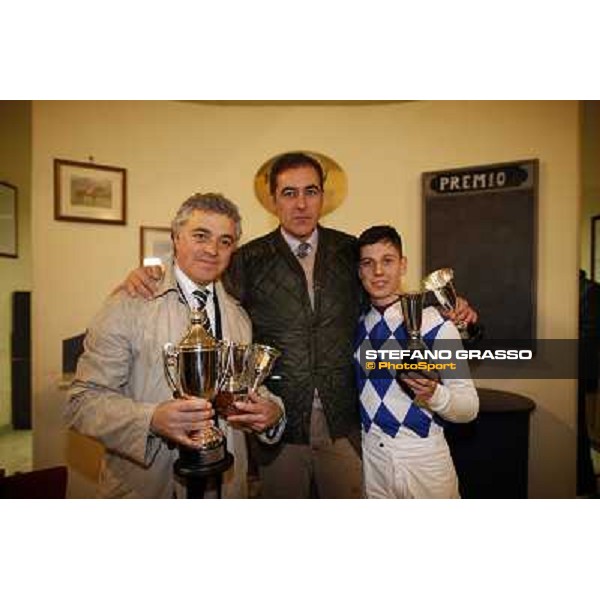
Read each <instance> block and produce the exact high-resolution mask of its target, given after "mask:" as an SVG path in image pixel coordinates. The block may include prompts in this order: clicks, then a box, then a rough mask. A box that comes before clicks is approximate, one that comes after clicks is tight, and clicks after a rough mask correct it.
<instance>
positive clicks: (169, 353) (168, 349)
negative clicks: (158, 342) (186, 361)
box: [163, 342, 182, 398]
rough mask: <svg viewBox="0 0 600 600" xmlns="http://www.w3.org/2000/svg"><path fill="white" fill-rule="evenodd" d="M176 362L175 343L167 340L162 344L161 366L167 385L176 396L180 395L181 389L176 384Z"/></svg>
mask: <svg viewBox="0 0 600 600" xmlns="http://www.w3.org/2000/svg"><path fill="white" fill-rule="evenodd" d="M178 362H179V352H178V351H177V349H176V348H175V344H172V343H171V342H167V343H166V344H165V345H164V346H163V366H164V368H165V377H166V378H167V383H168V384H169V387H170V388H171V390H172V391H173V394H174V396H175V397H176V398H178V397H181V396H182V393H181V389H180V388H179V386H178V385H177V376H176V369H177V364H178Z"/></svg>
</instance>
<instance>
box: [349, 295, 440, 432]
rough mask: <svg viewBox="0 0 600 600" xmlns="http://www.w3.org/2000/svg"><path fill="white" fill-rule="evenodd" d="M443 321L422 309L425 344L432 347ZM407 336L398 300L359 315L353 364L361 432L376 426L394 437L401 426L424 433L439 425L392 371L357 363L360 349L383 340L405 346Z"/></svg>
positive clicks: (431, 310) (377, 346)
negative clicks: (366, 368) (402, 385)
mask: <svg viewBox="0 0 600 600" xmlns="http://www.w3.org/2000/svg"><path fill="white" fill-rule="evenodd" d="M445 322H446V321H445V319H444V318H443V317H442V316H441V315H440V314H439V313H438V311H437V310H435V309H434V308H426V309H425V310H424V311H423V325H422V328H421V331H422V334H423V340H424V342H425V344H426V345H427V346H428V347H429V348H432V346H433V344H434V342H435V340H436V339H437V337H438V335H439V333H440V329H441V328H442V327H443V325H444V323H445ZM407 340H408V335H407V332H406V328H405V327H404V322H403V317H402V311H401V309H400V303H399V302H397V303H394V304H392V305H391V306H389V307H387V308H386V309H385V311H384V312H383V313H381V312H380V311H379V310H378V309H376V308H373V307H371V308H370V309H369V310H368V312H367V313H366V314H365V315H363V316H362V317H361V320H360V322H359V325H358V328H357V337H356V343H355V349H356V350H355V354H354V366H355V372H356V376H357V384H358V389H359V393H360V415H361V422H362V425H363V429H364V431H365V432H368V431H369V430H370V429H371V427H373V426H376V427H377V428H379V429H380V430H381V431H383V432H384V433H386V434H387V435H389V436H391V437H395V436H396V435H397V434H398V431H399V430H400V428H401V427H406V428H407V429H410V430H411V431H413V432H415V433H416V434H417V435H418V436H419V437H427V436H428V435H429V433H430V431H431V428H432V427H434V428H439V427H440V425H439V424H438V423H436V422H434V420H433V419H434V416H433V415H432V413H431V412H430V411H428V410H426V409H423V408H420V407H419V406H417V405H416V404H414V403H413V401H412V400H411V398H410V396H408V395H407V394H406V393H405V392H404V390H403V389H402V388H401V387H400V385H399V384H398V382H397V381H396V379H395V377H394V375H393V373H387V372H385V371H384V372H383V373H382V371H380V370H369V371H365V370H364V369H363V368H362V366H361V365H360V361H359V359H360V355H359V353H360V352H361V350H362V351H365V350H366V349H371V348H373V349H376V350H378V349H380V348H381V347H382V346H383V345H384V344H385V345H386V348H389V349H400V348H406V344H407ZM436 421H437V419H436Z"/></svg>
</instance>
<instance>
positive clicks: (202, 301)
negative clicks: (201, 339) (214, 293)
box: [193, 288, 212, 335]
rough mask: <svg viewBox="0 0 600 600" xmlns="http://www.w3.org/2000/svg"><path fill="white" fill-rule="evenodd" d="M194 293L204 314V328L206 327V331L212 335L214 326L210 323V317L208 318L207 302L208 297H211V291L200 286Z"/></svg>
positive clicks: (199, 308)
mask: <svg viewBox="0 0 600 600" xmlns="http://www.w3.org/2000/svg"><path fill="white" fill-rule="evenodd" d="M193 294H194V297H195V298H196V300H197V301H198V310H199V311H200V312H201V313H202V314H203V316H204V328H205V329H206V331H207V332H208V333H210V334H211V335H212V327H211V324H210V319H209V318H208V311H207V310H206V303H207V302H208V299H209V298H210V291H209V290H206V289H200V288H199V289H197V290H194V292H193Z"/></svg>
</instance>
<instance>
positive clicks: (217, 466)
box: [173, 448, 233, 480]
mask: <svg viewBox="0 0 600 600" xmlns="http://www.w3.org/2000/svg"><path fill="white" fill-rule="evenodd" d="M192 452H194V451H192ZM180 456H181V457H180V458H179V459H178V460H176V461H175V465H174V466H173V469H174V471H175V474H176V475H178V476H179V477H183V478H185V479H187V480H190V479H205V478H206V477H211V476H212V475H219V473H223V472H225V471H227V469H229V467H231V465H232V464H233V454H231V452H227V451H226V450H225V449H224V448H223V457H222V458H221V459H220V460H218V461H217V462H214V461H213V462H207V463H204V464H202V463H201V462H199V461H197V462H190V461H186V460H185V459H184V456H183V455H182V452H181V449H180Z"/></svg>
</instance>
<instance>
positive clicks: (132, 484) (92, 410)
mask: <svg viewBox="0 0 600 600" xmlns="http://www.w3.org/2000/svg"><path fill="white" fill-rule="evenodd" d="M216 293H217V296H218V299H219V307H220V311H221V324H222V331H223V338H225V339H229V340H233V341H236V342H242V343H249V342H250V341H251V338H252V334H251V323H250V319H249V318H248V315H247V314H246V313H245V311H244V310H243V309H242V308H241V307H240V305H239V304H238V303H237V302H236V301H235V300H234V299H233V298H232V297H231V296H229V295H228V294H227V293H226V292H225V290H224V289H223V286H222V285H221V283H220V282H217V283H216ZM188 322H189V310H188V307H187V305H186V304H185V301H184V300H182V299H181V298H180V295H179V292H178V290H177V286H176V281H175V278H174V274H173V270H172V267H171V266H169V267H168V268H167V271H166V274H165V277H164V279H163V282H162V284H161V286H160V288H159V291H158V294H157V296H156V297H155V298H154V299H152V300H149V301H148V300H144V299H141V298H130V297H129V296H128V295H127V294H126V293H125V292H120V293H118V294H116V295H114V296H112V297H110V298H108V299H107V301H106V302H105V304H104V306H103V308H102V309H101V310H100V312H99V314H98V315H97V316H96V317H95V319H94V320H93V322H92V324H91V326H90V328H89V330H88V332H87V335H86V338H85V342H84V353H83V355H82V356H81V358H80V360H79V363H78V365H77V373H76V376H75V380H74V381H73V383H72V385H71V387H70V389H69V392H68V403H67V410H66V419H67V423H68V425H69V426H71V427H73V428H75V429H76V430H77V431H79V432H80V433H82V434H84V435H88V436H91V437H93V438H95V439H97V440H99V441H100V442H101V443H102V444H103V445H104V447H105V448H106V453H105V458H104V461H103V465H102V469H101V474H100V482H99V490H98V495H99V496H100V497H110V498H172V497H174V495H181V486H180V485H178V484H176V483H175V480H174V477H173V463H174V461H175V460H176V459H177V456H178V452H177V450H176V449H169V448H168V447H167V445H166V443H165V442H164V441H163V440H162V439H160V438H158V437H155V436H153V435H151V434H150V420H151V418H152V413H153V411H154V408H155V406H156V405H157V404H158V403H160V402H164V401H165V400H169V399H170V398H171V397H172V392H171V390H170V389H169V387H168V385H167V382H166V379H165V374H164V368H163V358H162V348H163V346H164V344H165V343H167V342H173V343H177V342H178V341H179V340H180V339H181V338H182V336H183V333H184V331H185V330H186V328H187V326H188ZM271 397H272V396H271ZM277 400H278V399H276V401H277ZM220 427H221V429H222V430H223V431H224V433H225V434H226V437H227V447H228V449H229V451H230V452H232V453H233V455H234V459H235V460H234V464H233V467H231V468H230V469H229V470H228V471H227V472H226V473H224V475H223V488H222V494H223V498H244V497H246V496H247V489H246V472H247V454H246V441H245V434H244V433H243V432H241V431H239V430H235V429H233V428H232V427H230V426H229V425H228V424H227V423H225V422H220Z"/></svg>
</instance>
